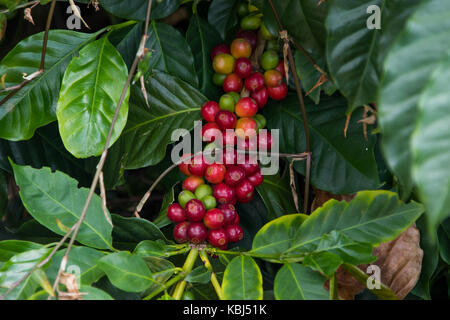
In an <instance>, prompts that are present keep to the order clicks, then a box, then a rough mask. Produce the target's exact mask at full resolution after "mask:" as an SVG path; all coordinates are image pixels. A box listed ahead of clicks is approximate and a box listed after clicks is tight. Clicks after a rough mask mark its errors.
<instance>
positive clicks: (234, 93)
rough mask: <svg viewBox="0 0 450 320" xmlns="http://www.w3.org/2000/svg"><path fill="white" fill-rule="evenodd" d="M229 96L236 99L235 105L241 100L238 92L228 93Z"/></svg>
mask: <svg viewBox="0 0 450 320" xmlns="http://www.w3.org/2000/svg"><path fill="white" fill-rule="evenodd" d="M228 94H229V95H230V96H232V97H233V98H234V102H235V103H238V101H239V100H241V95H240V94H239V93H237V92H234V91H231V92H228Z"/></svg>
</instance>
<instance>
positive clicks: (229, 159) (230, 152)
mask: <svg viewBox="0 0 450 320" xmlns="http://www.w3.org/2000/svg"><path fill="white" fill-rule="evenodd" d="M236 162H237V152H236V150H234V149H231V148H226V149H224V150H223V151H222V163H223V164H224V165H225V167H226V168H229V167H232V166H235V165H236Z"/></svg>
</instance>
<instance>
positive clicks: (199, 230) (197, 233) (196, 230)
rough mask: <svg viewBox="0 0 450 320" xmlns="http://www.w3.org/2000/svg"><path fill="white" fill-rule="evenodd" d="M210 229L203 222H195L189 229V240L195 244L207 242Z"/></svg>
mask: <svg viewBox="0 0 450 320" xmlns="http://www.w3.org/2000/svg"><path fill="white" fill-rule="evenodd" d="M207 236H208V229H206V227H205V225H204V224H203V222H193V223H191V224H189V226H188V228H187V238H188V240H189V241H190V242H191V243H193V244H199V243H202V242H203V241H205V240H206V237H207Z"/></svg>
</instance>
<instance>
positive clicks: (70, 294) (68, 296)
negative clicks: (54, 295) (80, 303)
mask: <svg viewBox="0 0 450 320" xmlns="http://www.w3.org/2000/svg"><path fill="white" fill-rule="evenodd" d="M59 282H60V283H61V284H63V285H65V286H66V288H67V292H62V291H58V299H59V300H83V299H82V295H83V294H85V293H82V292H80V290H79V289H78V285H77V278H76V276H75V275H74V274H73V273H66V272H62V273H61V276H60V279H59Z"/></svg>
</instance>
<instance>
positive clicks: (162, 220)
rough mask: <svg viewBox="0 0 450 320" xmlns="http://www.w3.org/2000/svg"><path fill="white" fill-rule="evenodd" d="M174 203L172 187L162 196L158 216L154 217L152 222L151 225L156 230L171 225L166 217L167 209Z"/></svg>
mask: <svg viewBox="0 0 450 320" xmlns="http://www.w3.org/2000/svg"><path fill="white" fill-rule="evenodd" d="M174 201H175V192H174V190H173V187H172V188H170V189H169V191H167V192H166V193H165V194H164V197H163V201H162V204H161V210H159V214H158V216H157V217H156V219H155V220H154V221H153V223H154V224H155V225H156V226H157V227H158V228H163V227H165V226H168V225H170V224H171V223H172V221H170V219H169V218H168V217H167V208H169V206H170V205H171V204H172V203H173V202H174Z"/></svg>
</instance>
